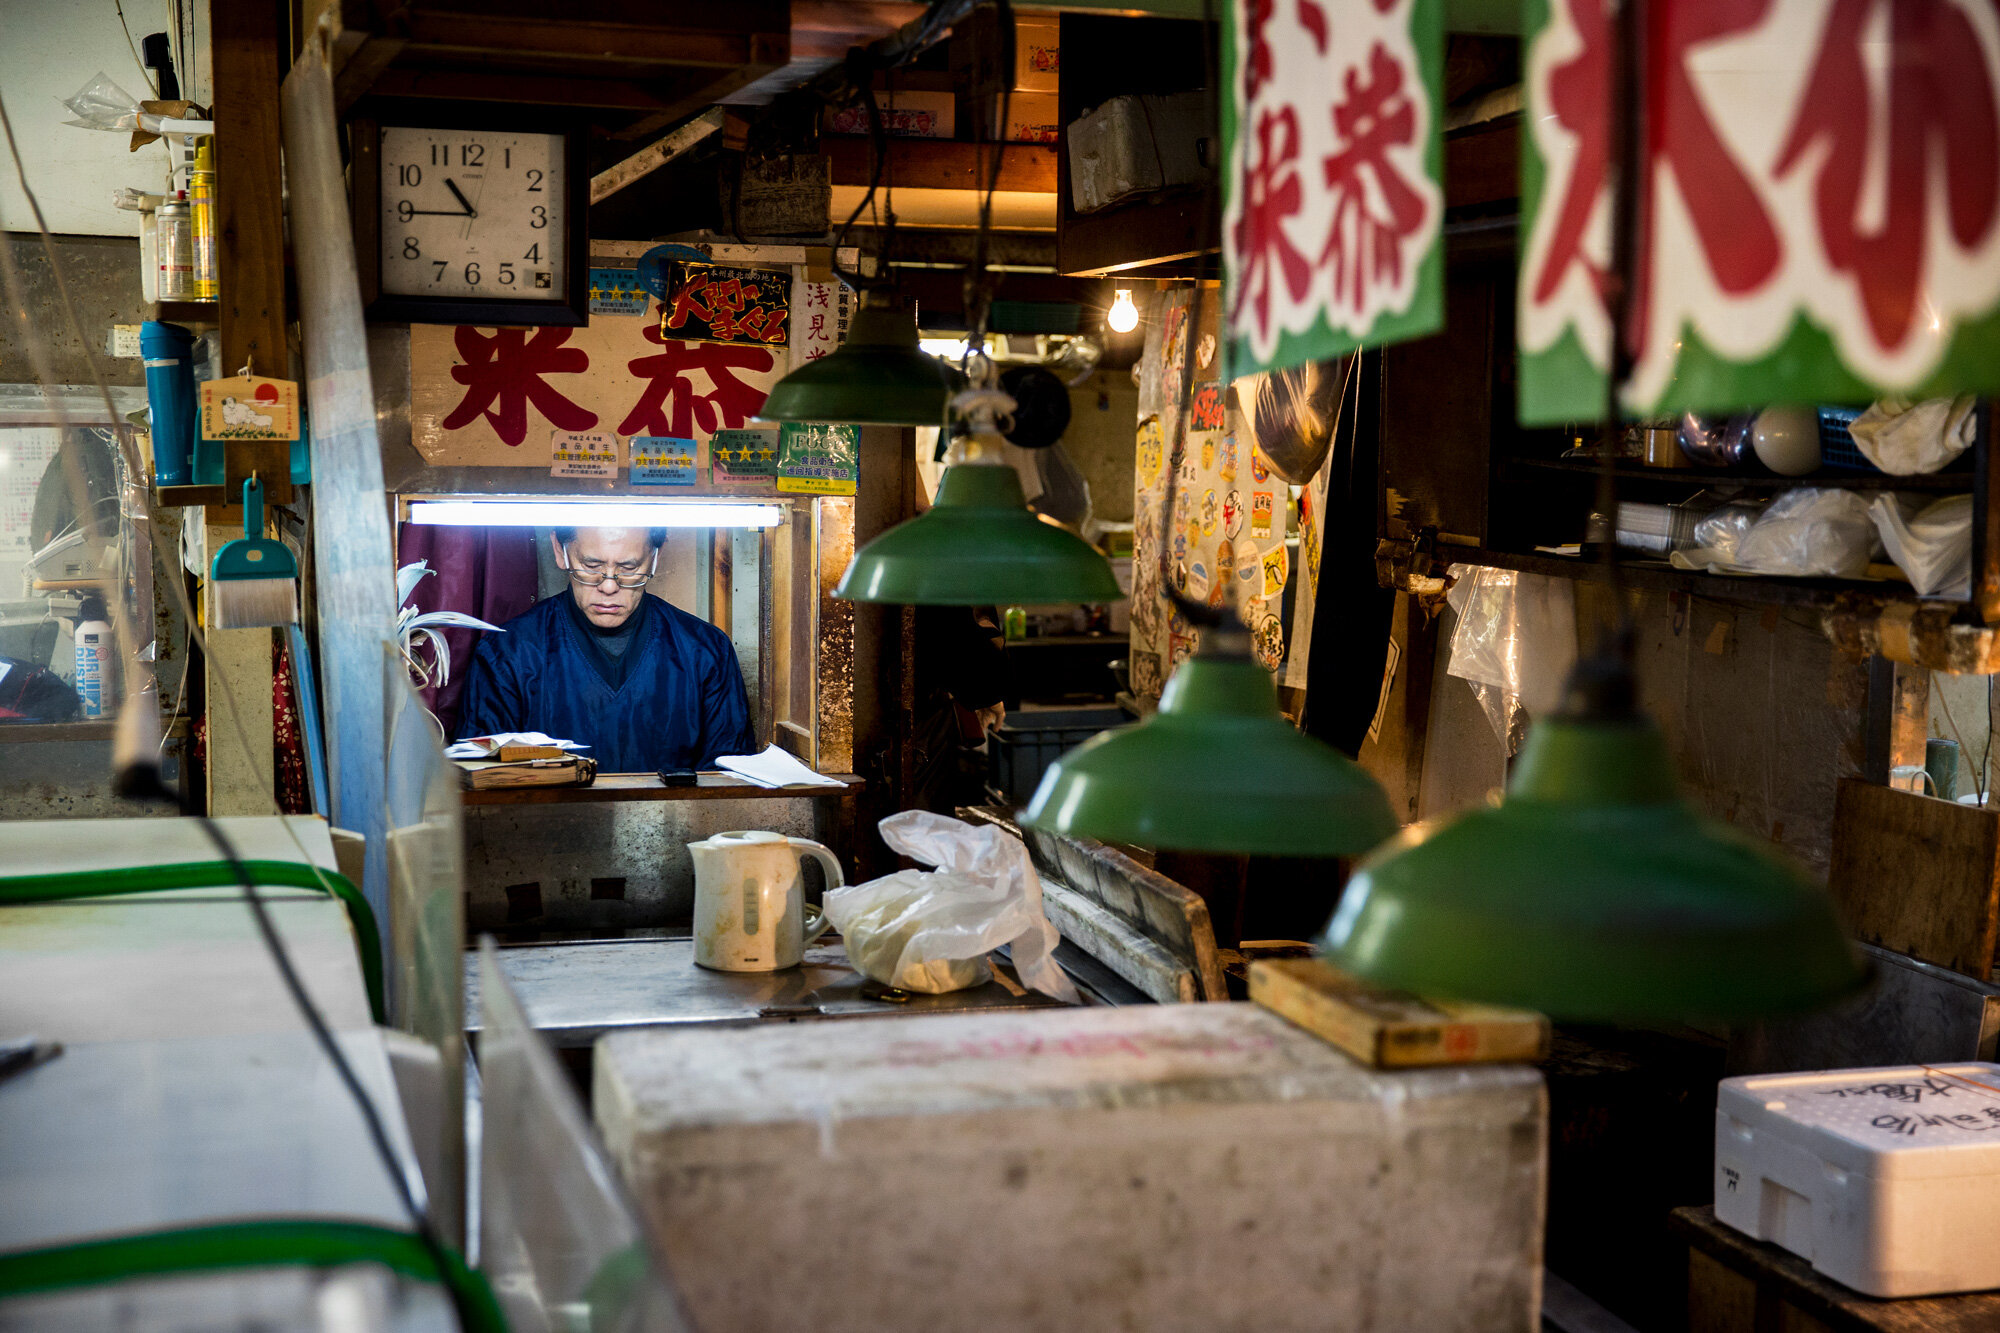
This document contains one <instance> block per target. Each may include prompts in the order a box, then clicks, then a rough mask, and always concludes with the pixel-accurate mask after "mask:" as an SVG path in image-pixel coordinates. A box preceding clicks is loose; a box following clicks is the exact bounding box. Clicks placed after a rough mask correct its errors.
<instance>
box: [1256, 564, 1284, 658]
mask: <svg viewBox="0 0 2000 1333" xmlns="http://www.w3.org/2000/svg"><path fill="white" fill-rule="evenodd" d="M1278 549H1279V550H1283V549H1284V548H1283V547H1279V548H1278ZM1252 636H1253V637H1252V640H1251V642H1252V643H1253V644H1255V646H1256V652H1257V660H1258V661H1259V662H1260V663H1262V664H1263V667H1264V669H1265V670H1266V671H1276V670H1277V669H1278V668H1279V666H1281V665H1283V663H1284V660H1285V626H1284V623H1283V622H1282V621H1280V620H1279V619H1278V617H1277V616H1275V615H1266V616H1265V617H1264V618H1263V619H1261V620H1259V621H1258V622H1257V628H1256V629H1255V630H1254V631H1252Z"/></svg>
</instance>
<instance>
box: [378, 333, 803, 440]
mask: <svg viewBox="0 0 2000 1333" xmlns="http://www.w3.org/2000/svg"><path fill="white" fill-rule="evenodd" d="M789 369H790V365H789V358H788V356H787V353H786V349H784V348H782V347H764V346H754V345H749V344H734V343H718V342H693V341H688V340H685V339H680V338H669V337H666V336H664V335H663V334H662V333H661V332H660V316H659V304H658V303H657V302H655V303H654V307H653V309H652V310H650V311H648V312H647V313H646V314H643V315H636V316H626V317H621V316H610V315H599V316H595V317H593V318H592V319H591V321H590V323H589V325H587V326H586V327H583V328H511V329H509V328H479V327H474V326H472V325H458V326H452V325H442V324H416V325H412V326H411V328H410V438H411V442H412V443H413V444H414V445H415V446H416V449H417V452H418V453H420V454H422V455H423V458H424V461H425V462H427V463H429V464H431V465H432V466H434V467H465V466H499V467H509V466H512V467H533V468H547V467H548V466H550V464H551V462H552V461H554V460H553V459H552V458H551V456H550V455H551V444H550V441H551V438H552V436H553V435H554V434H555V433H556V432H564V431H608V432H611V433H614V434H616V435H617V436H619V437H620V438H621V439H626V440H629V439H631V438H633V437H635V436H643V437H655V438H660V437H664V438H668V439H675V440H693V441H695V442H696V443H697V444H698V445H700V446H701V447H702V451H703V452H704V453H705V452H706V447H707V444H708V441H709V438H710V437H711V436H712V435H714V434H715V432H717V431H719V430H741V429H744V428H745V427H748V426H750V425H751V424H752V421H751V419H752V417H753V416H755V414H756V412H757V411H758V409H759V408H761V407H763V405H764V395H765V394H767V393H769V392H770V389H771V386H772V385H774V384H776V383H777V382H778V380H779V379H780V378H781V377H782V376H783V375H784V374H785V373H786V372H787V371H788V370H789ZM702 471H703V472H704V473H705V472H706V468H705V467H703V468H702Z"/></svg>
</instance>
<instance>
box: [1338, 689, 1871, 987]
mask: <svg viewBox="0 0 2000 1333" xmlns="http://www.w3.org/2000/svg"><path fill="white" fill-rule="evenodd" d="M1322 943H1323V944H1324V945H1325V946H1326V948H1327V949H1328V951H1329V953H1330V954H1331V957H1332V960H1333V961H1334V963H1336V964H1337V965H1338V966H1339V967H1341V968H1342V969H1344V970H1346V971H1348V972H1350V973H1352V974H1353V975H1355V976H1358V977H1361V978H1364V979H1365V980H1368V981H1371V982H1373V983H1375V984H1377V985H1381V986H1385V987H1389V988H1392V989H1395V990H1403V991H1412V992H1415V993H1417V994H1419V995H1427V996H1440V997H1449V998H1457V999H1466V1000H1480V1001H1486V1002H1488V1003H1494V1004H1509V1005H1520V1006H1523V1007H1526V1008H1531V1009H1539V1010H1541V1011H1542V1012H1544V1013H1546V1014H1548V1015H1550V1016H1551V1017H1554V1018H1559V1019H1571V1020H1576V1021H1598V1022H1645V1021H1658V1020H1665V1019H1682V1020H1686V1019H1717V1020H1738V1019H1746V1018H1752V1017H1756V1016H1760V1015H1765V1014H1779V1013H1785V1012H1796V1011H1799V1010H1804V1009H1809V1008H1813V1007H1815V1006H1817V1005H1820V1004H1823V1003H1825V1002H1827V1001H1829V1000H1833V999H1837V998H1838V997H1840V996H1842V995H1844V994H1846V993H1848V992H1849V991H1852V990H1853V989H1855V988H1856V987H1857V986H1859V985H1860V984H1861V982H1862V981H1863V980H1864V978H1865V972H1864V969H1863V968H1862V966H1861V963H1860V961H1859V959H1858V958H1857V957H1856V955H1855V951H1854V949H1853V948H1852V946H1851V945H1849V943H1848V941H1847V939H1846V937H1845V935H1844V934H1843V933H1842V931H1841V928H1840V925H1839V923H1838V922H1837V921H1836V920H1835V917H1834V913H1833V907H1832V904H1831V902H1830V901H1829V900H1828V899H1827V896H1826V895H1825V894H1824V893H1823V892H1822V891H1821V890H1820V889H1819V888H1818V886H1816V885H1815V884H1814V883H1813V882H1812V881H1811V880H1809V879H1808V878H1806V876H1805V874H1804V873H1803V872H1802V871H1800V870H1799V869H1797V868H1796V867H1794V866H1793V865H1791V864H1789V863H1788V862H1786V861H1785V860H1783V859H1782V858H1780V857H1779V856H1776V855H1773V854H1772V852H1771V851H1770V850H1769V849H1768V848H1767V847H1766V846H1764V845H1760V844H1759V843H1758V842H1757V841H1755V840H1753V839H1752V838H1750V837H1748V836H1746V835H1744V834H1742V833H1739V832H1737V831H1736V830H1734V829H1731V828H1729V827H1728V826H1727V825H1724V824H1719V823H1717V822H1715V821H1713V820H1710V819H1706V818H1703V817H1701V816H1700V815H1697V814H1696V813H1695V812H1694V810H1692V809H1691V808H1690V807H1689V806H1688V805H1687V803H1686V802H1685V801H1684V800H1682V799H1681V797H1680V795H1679V793H1678V791H1677V788H1676V784H1675V780H1674V776H1673V768H1672V765H1671V763H1670V761H1669V758H1668V754H1667V746H1666V742H1665V740H1664V738H1663V737H1662V736H1661V735H1660V732H1659V729H1658V728H1657V727H1656V726H1655V725H1654V724H1653V723H1652V722H1651V720H1650V719H1644V718H1633V719H1620V720H1614V721H1603V720H1594V719H1588V718H1563V717H1557V718H1550V719H1548V720H1545V721H1542V722H1540V723H1537V724H1536V726H1535V728H1534V729H1533V731H1531V732H1530V733H1529V736H1528V739H1527V742H1526V744H1525V745H1524V746H1523V747H1522V750H1521V756H1520V759H1519V760H1518V761H1517V763H1516V765H1515V769H1514V777H1513V779H1512V781H1511V783H1510V784H1509V787H1508V792H1507V797H1506V800H1505V801H1504V802H1502V803H1501V804H1499V805H1498V806H1489V807H1485V808H1482V809H1478V810H1473V811H1470V812H1466V813H1462V814H1459V815H1456V816H1453V817H1449V818H1446V819H1443V820H1439V821H1432V822H1428V823H1424V824H1418V825H1414V826H1412V827H1410V828H1407V829H1405V830H1403V832H1402V833H1401V834H1400V835H1399V836H1398V837H1397V838H1396V839H1395V840H1394V841H1392V842H1391V843H1389V844H1388V845H1387V846H1385V847H1383V848H1381V849H1380V850H1379V851H1377V852H1376V853H1375V854H1374V855H1373V856H1371V857H1370V858H1368V860H1367V861H1365V862H1364V863H1363V864H1362V865H1361V866H1359V867H1358V868H1357V869H1356V870H1355V873H1354V877H1353V879H1352V880H1351V881H1350V882H1349V884H1348V886H1347V893H1346V896H1345V897H1344V898H1343V899H1342V900H1341V904H1340V909H1339V911H1338V912H1336V913H1335V914H1334V918H1333V921H1332V923H1331V924H1330V925H1329V926H1328V927H1327V932H1326V936H1325V938H1324V940H1323V941H1322Z"/></svg>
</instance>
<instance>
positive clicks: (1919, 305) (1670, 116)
mask: <svg viewBox="0 0 2000 1333" xmlns="http://www.w3.org/2000/svg"><path fill="white" fill-rule="evenodd" d="M1525 8H1526V10H1527V13H1526V15H1525V17H1526V21H1527V28H1526V30H1527V32H1528V33H1529V34H1530V37H1529V39H1528V47H1527V50H1526V61H1527V63H1526V71H1525V73H1526V78H1525V83H1526V91H1527V100H1528V107H1527V115H1526V118H1525V120H1524V121H1523V125H1524V126H1525V127H1526V134H1525V136H1524V141H1523V150H1522V164H1521V176H1522V179H1521V194H1522V204H1523V218H1524V226H1523V233H1522V235H1523V246H1522V263H1521V272H1520V294H1519V302H1518V307H1519V315H1518V322H1519V328H1518V336H1519V344H1520V353H1521V393H1520V415H1521V420H1522V421H1523V422H1524V423H1527V424H1534V425H1544V424H1555V423H1560V422H1565V421H1579V420H1594V419H1596V418H1597V417H1599V416H1600V415H1602V412H1603V400H1604V376H1605V374H1606V367H1607V365H1608V363H1609V359H1610V356H1609V353H1610V320H1609V316H1608V314H1607V312H1606V308H1605V304H1604V298H1603V291H1604V287H1605V284H1606V282H1607V277H1608V269H1609V265H1610V253H1611V225H1610V216H1609V214H1610V200H1609V196H1608V193H1607V191H1606V188H1605V186H1606V180H1605V175H1606V164H1607V156H1608V154H1609V152H1610V142H1609V135H1608V134H1607V132H1606V116H1605V103H1606V100H1607V98H1608V95H1609V94H1608V91H1607V90H1608V87H1609V78H1610V70H1611V68H1612V65H1613V63H1614V61H1613V57H1614V55H1615V52H1614V50H1613V44H1614V35H1613V24H1612V14H1613V12H1614V10H1613V9H1612V7H1611V6H1610V5H1608V4H1607V3H1605V0H1528V3H1527V5H1526V6H1525ZM1647 60H1648V68H1647V70H1646V80H1647V88H1648V90H1649V91H1648V101H1649V104H1650V105H1651V106H1653V107H1654V108H1656V109H1657V112H1658V115H1657V116H1656V118H1655V123H1656V124H1657V126H1658V129H1657V132H1656V133H1654V134H1652V135H1650V136H1649V138H1648V141H1647V142H1646V143H1644V144H1643V145H1642V150H1641V151H1642V154H1643V161H1642V164H1641V169H1640V172H1639V174H1638V183H1639V188H1640V199H1639V207H1640V225H1639V235H1638V237H1637V238H1636V252H1637V262H1638V271H1637V273H1636V275H1635V281H1634V284H1633V290H1632V296H1631V301H1632V310H1631V321H1630V325H1629V327H1630V330H1631V337H1632V340H1633V347H1634V352H1635V364H1634V367H1633V374H1632V378H1631V381H1630V383H1629V384H1628V385H1627V387H1626V391H1625V395H1624V401H1625V406H1626V408H1627V410H1628V411H1629V412H1631V413H1634V414H1636V415H1639V416H1660V415H1665V414H1670V413H1674V412H1679V411H1682V410H1722V409H1734V408H1744V407H1756V406H1760V405H1762V404H1765V403H1772V402H1806V403H1813V402H1820V403H1851V404H1861V403H1865V402H1867V401H1869V400H1870V399H1872V398H1874V397H1875V396H1876V395H1877V394H1883V393H1899V394H1907V395H1910V396H1913V397H1933V396H1942V395H1946V394H1956V393H1960V392H1990V391H1993V390H1995V389H2000V11H1996V10H1995V8H1994V7H1993V6H1992V5H1991V4H1988V3H1983V2H1982V0H1931V2H1929V3H1900V2H1899V3H1887V2H1886V0H1833V2H1832V3H1829V2H1828V0H1761V2H1760V3H1755V4H1719V3H1712V2H1710V3H1683V4H1667V3H1664V0H1653V5H1652V16H1651V23H1650V25H1649V35H1648V40H1647Z"/></svg>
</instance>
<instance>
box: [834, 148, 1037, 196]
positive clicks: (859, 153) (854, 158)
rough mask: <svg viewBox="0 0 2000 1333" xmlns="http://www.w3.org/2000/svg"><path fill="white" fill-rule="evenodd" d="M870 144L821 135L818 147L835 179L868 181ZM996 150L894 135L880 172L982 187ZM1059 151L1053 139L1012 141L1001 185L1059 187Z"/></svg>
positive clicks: (922, 183) (933, 184)
mask: <svg viewBox="0 0 2000 1333" xmlns="http://www.w3.org/2000/svg"><path fill="white" fill-rule="evenodd" d="M871 147H872V141H870V140H868V139H836V138H831V137H829V138H825V139H821V140H820V151H821V152H823V153H825V154H826V156H827V159H828V161H830V162H831V163H832V164H833V183H834V184H835V185H864V186H865V185H867V184H868V181H869V178H870V175H871V173H872V172H873V170H874V155H873V153H872V152H871V151H870V150H871ZM994 151H995V146H994V145H991V144H976V143H960V142H959V141H957V140H955V139H891V140H889V162H888V165H887V167H886V168H885V169H884V171H883V177H882V178H883V181H884V182H885V183H886V182H888V181H892V180H893V181H894V182H895V183H896V185H897V186H898V187H900V188H904V189H912V190H926V189H928V190H984V189H986V188H987V185H988V183H989V182H990V180H991V179H992V173H993V153H994ZM1056 153H1057V150H1056V148H1055V146H1054V145H1052V144H1039V143H1010V144H1008V145H1007V154H1006V156H1005V157H1003V158H1002V159H1001V161H1000V188H1001V189H1002V190H1014V191H1020V192H1023V193H1030V194H1053V193H1055V189H1056Z"/></svg>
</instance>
